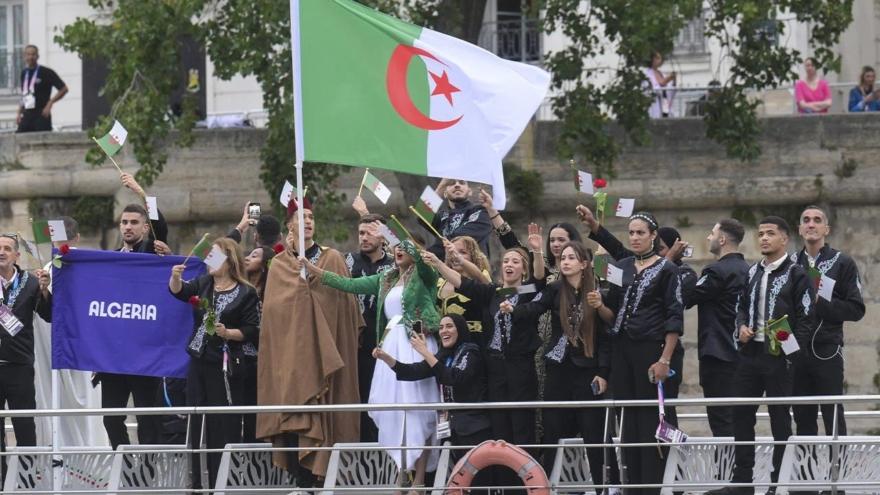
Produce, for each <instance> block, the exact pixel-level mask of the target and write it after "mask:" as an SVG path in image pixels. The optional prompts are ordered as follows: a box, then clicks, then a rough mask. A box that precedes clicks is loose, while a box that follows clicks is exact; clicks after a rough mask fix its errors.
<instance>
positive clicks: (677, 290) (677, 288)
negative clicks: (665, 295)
mask: <svg viewBox="0 0 880 495" xmlns="http://www.w3.org/2000/svg"><path fill="white" fill-rule="evenodd" d="M675 282H676V283H675V300H676V301H678V304H681V305H682V306H684V300H683V299H682V298H681V280H676V281H675Z"/></svg>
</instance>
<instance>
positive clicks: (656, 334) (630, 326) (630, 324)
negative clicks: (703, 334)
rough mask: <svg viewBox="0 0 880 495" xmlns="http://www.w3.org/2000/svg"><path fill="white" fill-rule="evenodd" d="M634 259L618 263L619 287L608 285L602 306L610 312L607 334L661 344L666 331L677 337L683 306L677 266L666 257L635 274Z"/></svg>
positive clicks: (681, 331)
mask: <svg viewBox="0 0 880 495" xmlns="http://www.w3.org/2000/svg"><path fill="white" fill-rule="evenodd" d="M635 263H636V260H635V258H626V259H624V260H621V261H620V262H619V263H618V266H619V267H620V268H621V269H622V270H623V287H618V286H616V285H613V284H612V285H611V286H610V288H609V290H608V301H607V302H606V303H605V305H606V306H608V307H609V308H610V309H611V310H612V311H613V312H614V313H615V315H616V316H615V318H614V322H613V323H612V324H611V335H618V334H619V333H621V332H626V333H627V334H628V335H629V337H630V338H632V339H633V340H652V341H658V342H662V341H663V340H665V338H666V334H667V333H670V332H674V333H677V334H679V335H681V334H682V333H683V332H684V328H683V312H684V303H683V302H682V296H681V279H680V278H679V274H678V267H677V266H675V264H673V263H672V262H670V261H669V260H667V259H666V258H660V259H659V260H657V261H655V262H654V264H652V265H651V266H649V267H647V268H645V269H644V270H642V271H641V272H640V273H638V274H636V265H635Z"/></svg>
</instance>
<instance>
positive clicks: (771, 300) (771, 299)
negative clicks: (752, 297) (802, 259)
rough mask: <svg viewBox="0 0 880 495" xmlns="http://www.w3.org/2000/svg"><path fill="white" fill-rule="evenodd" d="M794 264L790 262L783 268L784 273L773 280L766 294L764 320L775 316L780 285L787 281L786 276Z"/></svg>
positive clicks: (780, 289)
mask: <svg viewBox="0 0 880 495" xmlns="http://www.w3.org/2000/svg"><path fill="white" fill-rule="evenodd" d="M794 266H795V264H794V263H790V264H789V265H788V268H786V269H785V273H783V274H782V275H780V276H779V277H778V278H777V279H776V280H774V281H773V287H771V288H770V292H769V293H768V294H767V314H766V315H765V316H764V319H765V320H770V318H775V317H776V316H775V314H774V310H775V309H776V298H777V297H779V293H780V292H781V291H782V287H784V286H785V284H787V283H788V276H789V275H790V274H791V269H792V268H794Z"/></svg>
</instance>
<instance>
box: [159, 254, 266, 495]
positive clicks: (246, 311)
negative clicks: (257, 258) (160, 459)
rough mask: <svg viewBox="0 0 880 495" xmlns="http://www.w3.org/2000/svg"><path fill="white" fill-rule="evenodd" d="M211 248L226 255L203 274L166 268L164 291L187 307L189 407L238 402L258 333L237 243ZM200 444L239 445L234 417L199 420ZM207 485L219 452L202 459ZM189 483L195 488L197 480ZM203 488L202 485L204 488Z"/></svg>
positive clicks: (194, 435) (252, 293)
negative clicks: (189, 274) (189, 310)
mask: <svg viewBox="0 0 880 495" xmlns="http://www.w3.org/2000/svg"><path fill="white" fill-rule="evenodd" d="M214 245H215V246H217V247H218V248H220V251H222V252H223V254H225V255H226V261H225V262H224V263H223V264H222V265H221V266H220V267H219V268H217V269H209V271H208V273H207V274H206V275H202V276H201V277H199V278H197V279H195V280H189V281H185V280H182V278H181V276H182V274H183V270H184V268H185V265H176V266H174V267H173V268H172V269H171V279H170V280H169V281H168V288H169V290H170V291H171V293H172V294H173V295H174V297H176V298H177V299H179V300H181V301H186V302H189V303H190V304H192V306H193V316H194V318H193V321H194V324H193V328H192V334H191V336H190V339H189V344H187V346H186V351H187V352H188V353H189V355H190V357H191V359H190V364H189V372H188V374H187V382H186V388H187V390H186V399H187V405H189V406H232V405H242V404H243V402H244V399H243V397H244V391H245V390H244V389H245V383H244V379H243V372H242V367H243V362H244V360H245V359H246V356H250V357H253V358H256V355H257V349H256V347H255V345H254V343H255V342H256V341H257V337H258V335H259V332H260V309H259V298H258V297H257V291H256V290H254V288H253V286H252V285H251V284H250V283H249V282H248V281H247V278H246V275H245V272H244V260H243V259H242V254H241V248H240V247H239V245H238V244H237V243H236V242H235V241H233V240H231V239H227V238H223V239H217V240H216V241H214ZM205 422H206V425H205V426H206V428H205V436H206V438H205V443H206V445H207V447H208V448H209V449H220V448H223V447H224V446H225V445H226V444H227V443H240V442H241V424H242V418H241V415H240V414H209V415H208V416H207V418H206V419H205ZM191 428H192V430H191V435H190V438H191V442H190V447H193V448H198V446H199V444H200V441H201V435H200V433H201V421H200V419H199V418H193V421H192V424H191ZM200 457H201V456H198V455H195V456H193V463H194V464H193V465H194V466H195V469H193V473H200V472H201V469H200V468H199V466H201V458H200ZM207 464H208V474H209V478H210V486H214V482H215V481H216V479H217V470H218V468H219V466H220V454H219V453H211V454H208V456H207ZM193 484H194V486H195V485H198V486H199V487H201V481H200V479H199V477H197V476H194V479H193ZM205 488H207V487H205Z"/></svg>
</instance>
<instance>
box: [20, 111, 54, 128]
mask: <svg viewBox="0 0 880 495" xmlns="http://www.w3.org/2000/svg"><path fill="white" fill-rule="evenodd" d="M51 130H52V117H51V116H49V118H46V117H43V114H42V109H39V110H37V109H33V110H25V111H24V112H23V113H22V115H21V123H20V124H18V129H17V130H16V131H15V132H38V131H51Z"/></svg>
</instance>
